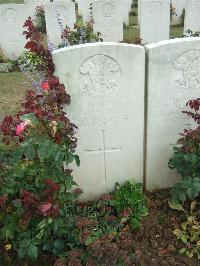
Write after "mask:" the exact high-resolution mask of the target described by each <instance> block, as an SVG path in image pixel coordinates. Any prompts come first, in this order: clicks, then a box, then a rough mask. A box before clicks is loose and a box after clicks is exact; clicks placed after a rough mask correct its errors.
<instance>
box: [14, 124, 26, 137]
mask: <svg viewBox="0 0 200 266" xmlns="http://www.w3.org/2000/svg"><path fill="white" fill-rule="evenodd" d="M27 125H28V121H24V122H22V123H20V124H18V125H17V126H16V135H17V136H19V135H20V134H21V133H22V132H23V131H24V130H25V128H26V126H27Z"/></svg>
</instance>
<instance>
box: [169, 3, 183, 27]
mask: <svg viewBox="0 0 200 266" xmlns="http://www.w3.org/2000/svg"><path fill="white" fill-rule="evenodd" d="M171 3H172V6H173V7H174V8H175V12H176V15H175V16H173V19H172V21H171V25H181V24H182V22H183V18H182V15H183V10H184V9H185V8H186V3H187V0H172V1H171Z"/></svg>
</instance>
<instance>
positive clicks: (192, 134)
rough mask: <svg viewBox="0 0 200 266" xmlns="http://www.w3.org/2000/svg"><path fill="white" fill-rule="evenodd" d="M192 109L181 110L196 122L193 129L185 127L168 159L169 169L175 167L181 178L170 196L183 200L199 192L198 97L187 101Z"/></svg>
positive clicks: (199, 133)
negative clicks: (195, 126)
mask: <svg viewBox="0 0 200 266" xmlns="http://www.w3.org/2000/svg"><path fill="white" fill-rule="evenodd" d="M187 106H189V107H190V108H191V109H192V111H193V112H192V111H190V112H189V111H183V113H185V114H187V115H188V116H189V117H191V118H193V120H194V121H195V122H196V123H197V128H195V129H185V130H184V131H183V133H181V138H180V139H179V140H178V142H177V146H175V147H174V154H173V155H172V157H171V158H170V159H169V163H168V166H169V168H170V169H176V171H177V172H178V173H179V174H180V175H181V177H182V180H181V181H180V182H179V183H177V184H176V185H175V186H174V187H173V188H172V190H171V194H172V198H173V200H174V201H177V202H184V201H185V200H186V198H190V199H195V198H196V197H198V195H199V194H200V126H199V124H200V114H199V110H200V99H199V98H198V99H195V100H191V101H189V102H188V103H187Z"/></svg>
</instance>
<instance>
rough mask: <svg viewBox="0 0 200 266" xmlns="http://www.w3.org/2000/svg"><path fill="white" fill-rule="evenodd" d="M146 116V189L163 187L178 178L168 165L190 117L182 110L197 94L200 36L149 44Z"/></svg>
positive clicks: (198, 86)
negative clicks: (174, 146) (174, 147)
mask: <svg viewBox="0 0 200 266" xmlns="http://www.w3.org/2000/svg"><path fill="white" fill-rule="evenodd" d="M146 47H147V49H148V58H149V59H148V61H149V66H148V81H147V82H148V116H147V166H146V167H147V168H146V169H147V188H149V189H155V188H166V187H170V186H172V185H173V184H174V183H175V182H177V181H178V179H177V177H178V174H177V173H176V171H172V170H170V169H169V168H168V161H169V158H170V156H171V155H172V153H173V145H175V144H176V142H177V140H178V138H180V135H179V133H180V132H182V131H183V129H184V128H188V127H189V124H191V122H192V121H191V119H189V117H187V115H185V114H183V113H182V111H183V110H186V109H187V108H186V106H185V105H186V102H188V101H189V100H191V99H195V98H197V97H199V96H200V74H199V73H200V38H185V39H183V38H181V39H176V40H170V41H163V42H160V43H157V44H149V45H147V46H146Z"/></svg>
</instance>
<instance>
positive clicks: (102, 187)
mask: <svg viewBox="0 0 200 266" xmlns="http://www.w3.org/2000/svg"><path fill="white" fill-rule="evenodd" d="M144 57H145V53H144V48H143V47H140V46H135V45H128V44H113V43H97V44H88V45H79V46H74V47H71V48H63V49H60V50H57V51H55V52H54V53H53V58H54V62H55V65H56V75H58V76H59V77H60V79H61V81H62V82H63V83H64V84H65V85H66V88H67V90H68V92H69V93H70V95H71V96H72V98H71V104H70V106H69V107H67V108H66V111H67V115H68V116H69V117H70V118H71V120H72V121H73V122H74V123H75V124H76V125H77V126H78V135H77V137H78V149H77V154H79V156H80V160H81V165H80V167H79V168H77V167H74V177H75V180H76V181H77V183H78V184H79V185H80V187H81V188H82V189H83V190H84V192H85V194H84V195H83V198H84V199H92V198H96V197H98V196H99V195H102V194H103V193H106V192H109V191H111V190H112V189H113V187H114V184H115V182H120V183H122V182H124V181H125V180H135V181H139V182H142V168H143V129H144V69H145V68H144V64H145V60H144ZM69 62H70V63H69Z"/></svg>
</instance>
